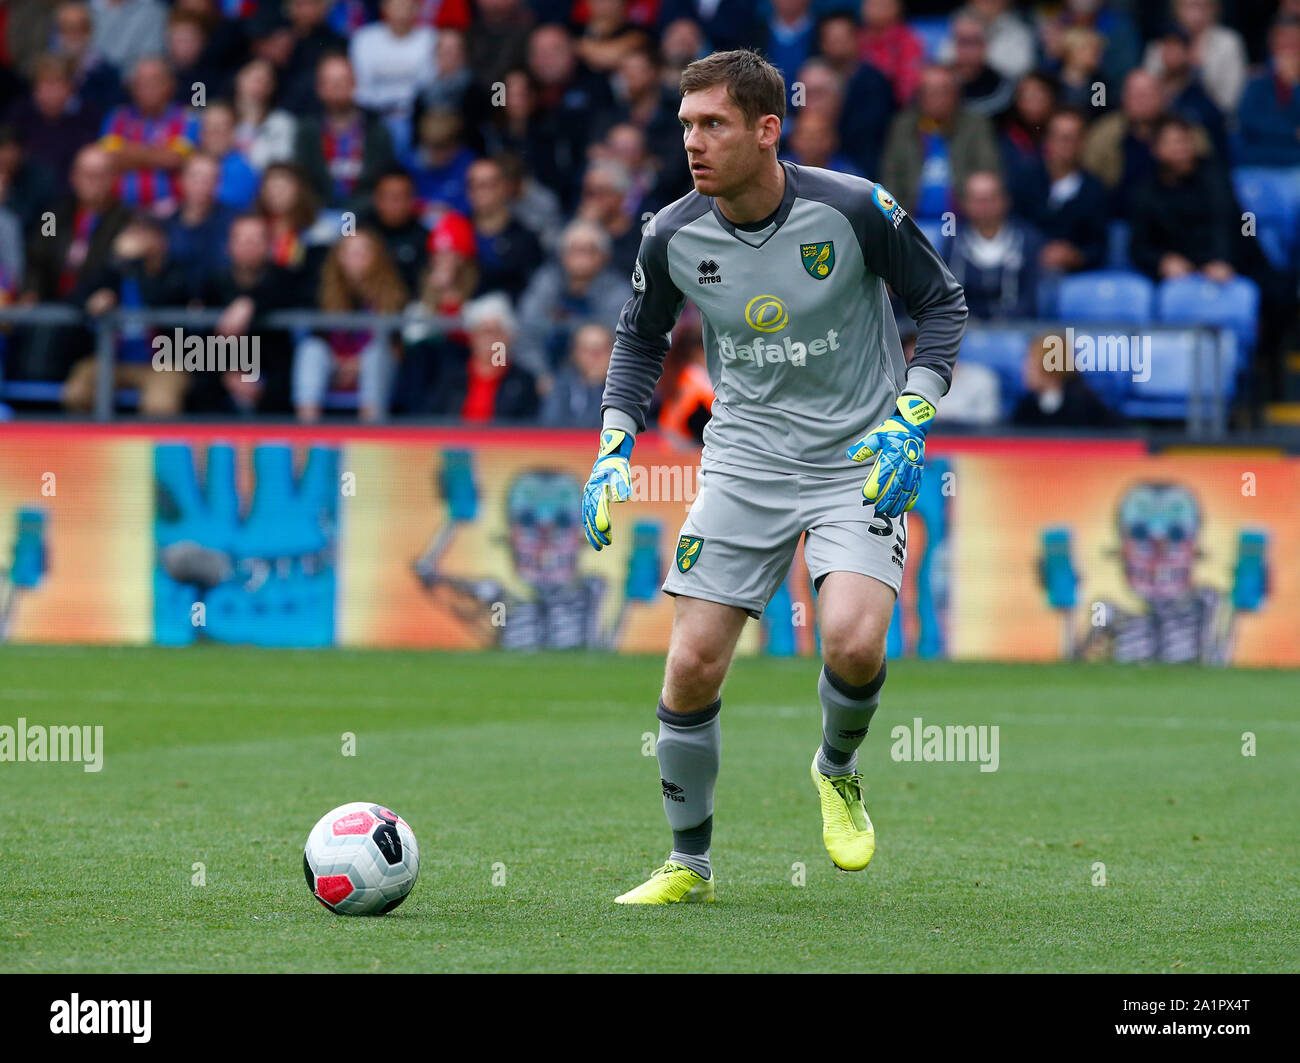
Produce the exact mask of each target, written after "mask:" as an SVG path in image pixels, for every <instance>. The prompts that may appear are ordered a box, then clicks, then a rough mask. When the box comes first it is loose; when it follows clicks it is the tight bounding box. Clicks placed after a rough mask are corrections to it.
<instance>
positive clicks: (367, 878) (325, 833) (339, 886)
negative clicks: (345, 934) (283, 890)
mask: <svg viewBox="0 0 1300 1063" xmlns="http://www.w3.org/2000/svg"><path fill="white" fill-rule="evenodd" d="M302 870H303V874H304V875H305V876H306V877H307V888H308V889H309V890H311V894H312V896H313V897H315V898H316V899H317V900H318V901H320V902H321V904H323V905H325V907H326V908H328V909H329V910H330V911H331V912H337V913H338V914H339V915H383V914H384V913H385V912H391V911H392V910H393V909H394V908H396V907H397V906H398V905H399V904H401V903H402V901H404V900H406V895H407V894H408V893H410V892H411V887H412V886H414V885H415V878H416V876H417V875H418V874H419V873H420V850H419V848H418V847H417V846H416V844H415V835H414V834H413V833H411V828H410V827H409V826H407V823H406V820H404V819H402V817H401V816H399V815H398V814H397V813H396V812H391V811H389V810H388V809H387V808H385V807H384V806H383V805H376V804H371V802H369V801H353V802H352V803H351V804H348V805H339V807H338V808H336V809H334V811H333V812H326V813H325V815H324V816H322V817H321V820H320V822H319V823H317V824H316V826H314V827H313V828H312V830H311V833H310V834H309V835H307V847H306V849H305V850H304V851H303V854H302Z"/></svg>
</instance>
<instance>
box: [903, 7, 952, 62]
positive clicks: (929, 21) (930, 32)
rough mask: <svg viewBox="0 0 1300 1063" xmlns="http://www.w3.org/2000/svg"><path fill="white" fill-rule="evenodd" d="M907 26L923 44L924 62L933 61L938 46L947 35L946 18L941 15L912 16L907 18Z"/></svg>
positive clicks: (937, 52) (940, 45)
mask: <svg viewBox="0 0 1300 1063" xmlns="http://www.w3.org/2000/svg"><path fill="white" fill-rule="evenodd" d="M907 27H908V29H910V30H911V31H912V32H913V33H915V34H916V35H917V36H918V37H920V38H921V43H922V44H924V45H925V60H926V62H927V63H932V62H934V61H935V57H936V56H937V55H938V54H939V49H940V47H942V45H943V42H944V41H945V40H946V39H947V37H948V19H947V18H946V17H944V16H943V15H936V16H932V17H929V18H913V19H908V22H907Z"/></svg>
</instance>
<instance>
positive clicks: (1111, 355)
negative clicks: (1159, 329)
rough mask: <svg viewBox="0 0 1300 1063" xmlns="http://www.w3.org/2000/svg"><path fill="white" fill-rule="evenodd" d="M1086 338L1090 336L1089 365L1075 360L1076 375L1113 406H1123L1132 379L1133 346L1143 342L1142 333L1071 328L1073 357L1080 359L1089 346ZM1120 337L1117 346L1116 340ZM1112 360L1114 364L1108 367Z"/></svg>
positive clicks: (1100, 397)
mask: <svg viewBox="0 0 1300 1063" xmlns="http://www.w3.org/2000/svg"><path fill="white" fill-rule="evenodd" d="M1085 338H1091V340H1092V344H1091V349H1092V357H1093V359H1094V361H1093V363H1092V365H1091V366H1088V365H1086V364H1077V365H1076V368H1078V369H1079V370H1080V372H1079V375H1080V377H1082V379H1083V381H1084V383H1085V384H1087V385H1088V387H1089V388H1090V389H1091V390H1092V391H1093V393H1094V394H1095V395H1096V396H1097V397H1098V398H1099V399H1101V401H1102V402H1104V403H1105V404H1106V405H1107V406H1109V407H1110V408H1111V409H1113V410H1120V409H1122V408H1123V405H1124V401H1125V399H1126V398H1127V397H1128V394H1129V390H1130V387H1131V381H1132V375H1133V370H1132V362H1131V359H1132V353H1131V352H1132V348H1133V345H1134V344H1140V343H1141V342H1142V337H1141V336H1137V335H1135V336H1119V337H1116V336H1115V335H1114V334H1113V333H1111V332H1099V333H1094V332H1092V331H1091V330H1089V329H1075V330H1074V346H1075V358H1076V359H1081V358H1082V357H1083V354H1084V352H1085V351H1087V350H1088V347H1087V346H1086V345H1084V341H1085ZM1117 339H1118V340H1120V341H1122V342H1121V343H1120V344H1119V345H1118V346H1116V345H1115V343H1114V341H1115V340H1117ZM1112 363H1117V364H1114V366H1113V368H1108V366H1110V365H1111V364H1112Z"/></svg>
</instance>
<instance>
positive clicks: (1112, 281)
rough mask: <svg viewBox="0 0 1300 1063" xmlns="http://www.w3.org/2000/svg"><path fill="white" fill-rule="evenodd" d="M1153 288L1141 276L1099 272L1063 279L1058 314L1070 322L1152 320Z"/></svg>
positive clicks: (1107, 271) (1057, 306) (1076, 274)
mask: <svg viewBox="0 0 1300 1063" xmlns="http://www.w3.org/2000/svg"><path fill="white" fill-rule="evenodd" d="M1153 292H1154V288H1153V285H1152V284H1151V282H1150V281H1149V280H1147V279H1146V277H1144V276H1142V274H1141V273H1133V272H1131V271H1129V270H1108V269H1099V270H1095V271H1093V272H1090V273H1072V274H1071V275H1070V276H1068V277H1065V278H1063V279H1062V280H1061V288H1060V296H1059V298H1058V299H1057V304H1056V312H1057V314H1058V315H1059V316H1060V317H1062V318H1064V319H1066V320H1067V321H1068V322H1070V323H1073V322H1078V321H1129V322H1133V323H1135V324H1142V323H1144V322H1147V321H1150V320H1151V314H1152V304H1153Z"/></svg>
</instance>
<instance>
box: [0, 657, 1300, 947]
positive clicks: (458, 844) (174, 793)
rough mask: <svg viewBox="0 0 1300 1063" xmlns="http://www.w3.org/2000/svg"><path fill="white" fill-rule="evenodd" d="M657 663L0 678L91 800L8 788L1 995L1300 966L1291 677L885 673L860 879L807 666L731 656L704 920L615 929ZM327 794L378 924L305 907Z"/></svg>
mask: <svg viewBox="0 0 1300 1063" xmlns="http://www.w3.org/2000/svg"><path fill="white" fill-rule="evenodd" d="M661 668H662V662H661V661H660V660H659V659H656V658H610V657H603V656H601V657H596V656H585V655H563V654H557V655H539V656H508V655H502V654H490V655H489V654H482V655H480V654H465V655H441V654H420V653H371V652H342V651H339V652H290V651H284V652H281V651H264V650H247V649H238V648H218V647H202V648H198V649H191V650H159V649H120V650H114V649H64V648H26V647H8V648H5V649H3V650H0V689H3V690H4V691H5V696H4V697H3V698H2V699H0V700H2V701H3V704H4V705H5V706H6V711H5V712H4V714H3V715H2V716H0V724H6V725H9V726H15V725H16V723H17V718H18V717H19V716H22V717H25V718H26V719H27V721H28V723H29V724H51V725H52V724H74V723H76V724H92V725H93V724H102V725H103V727H104V742H105V749H106V752H105V760H104V768H103V771H102V772H100V773H98V774H92V773H86V772H84V771H83V770H82V768H81V766H80V765H76V764H14V763H0V797H2V798H3V808H4V815H3V817H0V852H2V853H3V859H2V860H0V887H2V888H3V896H4V908H5V911H4V919H3V921H0V969H3V970H5V971H19V972H24V971H56V972H78V971H87V972H128V971H129V972H134V971H218V972H224V971H302V972H322V971H362V972H365V971H688V970H689V971H837V972H844V971H863V972H869V971H1170V970H1174V971H1195V972H1206V971H1280V970H1296V969H1297V968H1298V967H1300V959H1298V958H1297V948H1296V941H1297V940H1300V916H1298V915H1297V912H1300V886H1298V885H1297V868H1298V866H1300V860H1298V858H1297V850H1298V843H1300V831H1297V829H1296V823H1297V810H1298V809H1300V799H1298V798H1300V781H1298V780H1300V773H1298V772H1297V766H1298V765H1300V716H1298V715H1297V713H1296V708H1297V704H1298V703H1300V698H1297V691H1298V690H1300V678H1298V677H1297V675H1296V673H1285V672H1263V671H1259V672H1247V671H1240V672H1233V671H1206V670H1200V669H1184V668H1162V667H1150V668H1132V667H1130V668H1122V667H1112V666H1101V665H1097V666H1075V665H1051V666H1046V665H1044V666H1002V665H975V664H957V663H921V662H914V661H900V662H898V663H897V664H896V665H894V666H891V669H890V676H889V683H888V685H887V686H886V687H885V692H884V698H883V700H882V704H881V709H880V711H879V714H878V715H877V717H876V721H875V723H874V724H873V727H872V734H871V736H870V737H869V738H868V740H867V744H866V746H865V747H864V754H863V758H862V766H863V771H864V774H865V776H866V779H867V783H868V793H867V805H868V808H869V809H870V810H871V813H872V816H873V818H874V820H875V823H876V830H877V840H878V850H877V853H876V858H875V860H874V862H873V863H872V865H871V867H870V868H869V869H868V870H867V871H865V872H863V873H861V874H856V875H848V874H843V873H841V872H838V871H836V870H835V869H834V868H833V867H832V865H831V864H830V862H829V860H828V859H827V857H826V854H825V851H824V850H823V848H822V845H821V837H820V820H819V818H818V811H817V804H816V797H815V794H814V791H813V788H812V784H811V783H810V781H809V779H808V763H809V760H810V759H811V756H812V752H813V749H814V748H815V746H816V743H817V741H818V735H819V710H818V708H817V703H816V695H815V678H816V670H817V665H816V664H815V663H814V662H811V661H775V660H741V661H740V662H738V664H737V665H736V667H735V668H734V670H733V673H732V676H731V678H730V679H729V680H728V684H727V686H726V688H725V691H724V698H723V766H722V775H721V779H720V780H719V784H718V792H717V809H716V814H715V832H714V846H713V854H714V861H715V868H716V873H717V875H718V903H717V904H715V905H711V906H705V905H689V906H688V905H682V906H674V907H669V908H654V909H645V908H631V909H627V908H621V907H618V906H615V905H614V904H613V903H611V902H612V898H613V897H614V896H615V895H616V894H617V893H620V892H622V891H623V890H624V889H626V888H628V887H630V886H632V885H634V884H636V883H637V882H638V881H640V880H641V879H642V878H644V877H645V875H646V874H647V873H648V872H649V871H650V870H651V869H652V868H654V867H655V866H656V865H657V864H659V863H660V862H662V859H663V857H664V855H665V854H666V852H667V849H668V834H667V830H666V827H665V824H664V819H663V813H662V810H661V807H660V796H659V792H658V791H659V787H658V773H657V771H656V764H655V761H654V759H653V755H651V756H645V755H644V754H643V749H644V748H646V740H645V739H644V738H643V736H644V735H646V734H647V733H648V732H653V731H654V730H655V729H656V723H655V719H654V714H653V709H654V705H655V698H656V695H657V693H658V688H659V680H660V675H661ZM914 716H921V717H923V718H924V720H925V722H926V723H927V724H929V723H936V724H941V725H943V724H997V725H998V726H999V728H1000V766H999V768H998V770H997V771H996V772H990V773H981V772H979V771H978V769H977V766H976V765H975V764H971V763H965V764H956V763H897V762H894V761H893V760H892V759H891V758H890V746H891V741H890V737H889V731H890V729H891V728H892V727H893V726H894V725H895V724H898V723H900V722H902V723H910V721H911V720H912V718H913V717H914ZM1246 731H1250V732H1253V733H1254V735H1255V739H1256V755H1255V756H1253V757H1252V756H1243V755H1242V746H1243V740H1242V734H1243V732H1246ZM344 732H352V733H354V734H355V735H356V755H355V756H353V757H345V756H343V755H342V748H343V740H342V737H341V736H342V735H343V734H344ZM649 748H650V749H651V750H652V749H653V745H652V744H650V745H649ZM354 800H373V801H376V802H381V803H386V804H389V805H391V806H392V807H393V808H395V809H396V810H397V811H398V812H400V813H401V815H402V816H403V817H404V818H405V819H406V820H407V821H408V822H409V823H410V824H411V825H412V827H413V829H414V830H415V832H416V836H417V838H418V840H419V842H420V848H421V853H422V869H421V874H420V881H419V882H418V884H417V885H416V887H415V890H414V892H413V893H412V895H411V897H410V898H409V899H408V900H407V902H406V903H405V904H404V905H403V906H402V907H400V908H398V909H397V910H396V911H395V912H394V913H393V914H391V915H389V916H385V917H383V918H370V919H357V918H341V917H338V916H335V915H332V914H331V913H330V912H328V911H326V910H325V909H324V908H323V907H321V906H320V905H319V904H317V903H316V902H315V901H314V900H313V899H312V898H311V897H310V895H309V894H308V892H307V889H306V886H305V884H304V882H303V876H302V870H301V862H302V860H301V857H302V844H303V841H304V840H305V838H306V836H307V832H308V830H309V829H310V828H311V826H312V824H313V823H314V822H315V821H316V820H317V818H319V817H320V816H321V815H323V814H324V813H325V812H326V811H327V810H329V809H330V808H333V807H334V806H336V805H339V804H342V803H344V802H346V801H354ZM195 864H202V865H204V869H205V870H204V874H205V877H206V884H204V885H195V884H193V883H192V879H193V877H194V876H195V874H196V872H195V870H194V865H195ZM1098 864H1104V865H1105V885H1098V884H1094V883H1095V881H1096V880H1098V879H1099V875H1100V872H1099V869H1098V868H1097V866H1096V865H1098ZM797 865H802V866H803V868H804V869H805V870H804V872H803V874H802V876H801V875H800V873H799V870H798V866H797ZM502 877H504V882H503V883H502V882H501V881H500V880H501V879H502ZM494 878H495V879H496V882H495V883H494ZM800 880H802V884H797V882H799V881H800Z"/></svg>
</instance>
